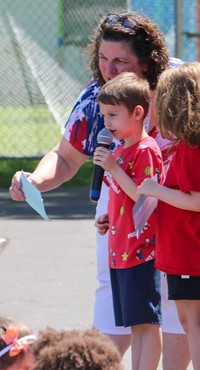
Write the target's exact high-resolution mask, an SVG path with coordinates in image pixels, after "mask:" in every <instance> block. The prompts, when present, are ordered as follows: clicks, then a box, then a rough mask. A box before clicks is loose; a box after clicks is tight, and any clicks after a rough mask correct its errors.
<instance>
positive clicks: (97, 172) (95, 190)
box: [89, 144, 110, 202]
mask: <svg viewBox="0 0 200 370" xmlns="http://www.w3.org/2000/svg"><path fill="white" fill-rule="evenodd" d="M98 146H103V147H104V148H107V149H108V148H109V146H110V145H108V144H99V145H98ZM103 176H104V169H103V168H102V167H101V166H99V165H95V167H94V172H93V177H92V183H91V188H90V194H89V198H90V200H91V201H93V202H97V201H98V200H99V198H100V193H101V185H102V181H103Z"/></svg>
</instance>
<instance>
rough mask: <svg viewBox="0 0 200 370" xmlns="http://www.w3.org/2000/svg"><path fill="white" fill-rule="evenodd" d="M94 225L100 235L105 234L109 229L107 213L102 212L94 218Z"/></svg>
mask: <svg viewBox="0 0 200 370" xmlns="http://www.w3.org/2000/svg"><path fill="white" fill-rule="evenodd" d="M94 226H96V227H97V229H98V232H99V234H100V235H105V234H106V233H107V231H108V229H109V220H108V214H107V213H106V214H104V215H102V216H100V217H98V218H97V219H96V220H95V224H94Z"/></svg>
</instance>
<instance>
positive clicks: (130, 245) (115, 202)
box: [108, 136, 163, 269]
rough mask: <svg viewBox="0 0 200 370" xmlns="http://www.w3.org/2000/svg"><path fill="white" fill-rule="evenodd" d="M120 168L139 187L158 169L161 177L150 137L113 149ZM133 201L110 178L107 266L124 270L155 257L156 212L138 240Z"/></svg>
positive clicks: (158, 158)
mask: <svg viewBox="0 0 200 370" xmlns="http://www.w3.org/2000/svg"><path fill="white" fill-rule="evenodd" d="M114 157H115V159H116V160H117V163H118V164H119V165H120V167H121V168H122V169H123V170H124V171H125V172H126V173H127V174H128V176H130V177H131V178H132V179H133V181H134V182H135V184H136V185H137V186H138V185H140V184H141V182H142V181H143V180H144V179H145V178H146V177H153V176H154V175H155V174H156V172H157V170H158V169H159V172H160V174H161V176H160V181H162V178H163V163H162V157H161V152H160V149H159V147H158V145H157V144H156V142H155V140H154V139H153V138H152V137H149V136H148V137H145V138H144V139H142V140H140V141H139V142H137V143H136V144H134V145H132V146H131V147H128V148H124V147H123V145H120V146H119V147H118V148H117V149H116V150H115V152H114ZM134 204H135V202H134V201H133V200H132V199H131V198H130V197H129V196H128V195H127V194H126V193H125V192H124V191H123V190H122V189H121V188H120V186H119V185H118V183H117V182H116V181H115V180H114V179H113V178H111V179H110V187H109V202H108V214H109V225H110V228H109V243H108V248H109V267H110V268H117V269H124V268H129V267H133V266H136V265H139V264H141V263H144V262H146V261H149V260H152V259H154V258H155V233H156V214H155V212H153V213H152V215H151V216H150V218H149V220H148V221H147V223H146V224H145V226H144V228H143V230H142V232H141V234H140V237H139V239H137V237H136V233H135V226H134V222H133V206H134Z"/></svg>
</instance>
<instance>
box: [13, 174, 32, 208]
mask: <svg viewBox="0 0 200 370" xmlns="http://www.w3.org/2000/svg"><path fill="white" fill-rule="evenodd" d="M23 174H24V176H26V177H27V178H28V177H29V176H30V173H29V172H23ZM20 178H21V171H17V172H16V173H15V174H14V176H13V178H12V182H11V185H10V188H9V193H10V197H11V199H13V200H16V201H18V202H22V201H24V200H25V198H24V194H23V192H22V185H21V180H20Z"/></svg>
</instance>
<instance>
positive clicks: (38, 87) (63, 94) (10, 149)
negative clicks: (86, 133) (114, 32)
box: [0, 0, 200, 157]
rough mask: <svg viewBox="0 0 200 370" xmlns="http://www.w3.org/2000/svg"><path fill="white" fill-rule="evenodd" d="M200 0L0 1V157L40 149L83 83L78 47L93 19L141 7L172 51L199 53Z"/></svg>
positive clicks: (186, 55) (53, 138)
mask: <svg viewBox="0 0 200 370" xmlns="http://www.w3.org/2000/svg"><path fill="white" fill-rule="evenodd" d="M199 2H200V0H191V1H190V2H188V1H187V0H183V1H180V0H133V1H132V0H129V1H125V0H109V1H108V0H34V1H32V0H26V1H25V0H15V1H13V0H6V1H3V0H1V2H0V40H1V41H0V79H1V90H0V157H34V156H42V155H43V154H44V153H45V152H47V151H48V150H49V149H50V148H52V146H53V145H55V144H56V143H57V141H58V140H59V138H60V137H61V131H62V129H63V126H64V123H65V121H66V118H67V115H68V114H69V112H70V110H71V108H72V106H73V103H74V102H75V100H76V98H77V96H78V94H79V93H80V91H81V90H82V88H83V87H84V86H85V84H86V83H87V81H88V79H89V77H90V72H89V71H88V70H87V66H86V64H85V61H84V58H83V57H82V52H83V48H84V46H85V45H86V44H87V42H88V40H89V35H90V33H91V31H92V29H93V28H94V27H95V25H96V24H97V22H98V20H99V18H100V17H101V16H102V15H104V14H106V13H108V12H109V11H110V12H113V11H114V10H117V9H118V10H121V11H124V10H126V9H127V8H129V9H134V10H137V11H142V12H143V13H144V14H146V15H147V16H150V17H151V18H152V19H154V20H155V21H156V22H157V23H158V24H159V26H160V27H161V29H162V31H163V32H164V34H165V36H166V42H167V45H168V48H169V51H170V54H171V55H172V56H175V55H178V56H179V57H182V58H183V59H184V60H197V59H198V58H199V38H198V36H199V23H200V22H199Z"/></svg>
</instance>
